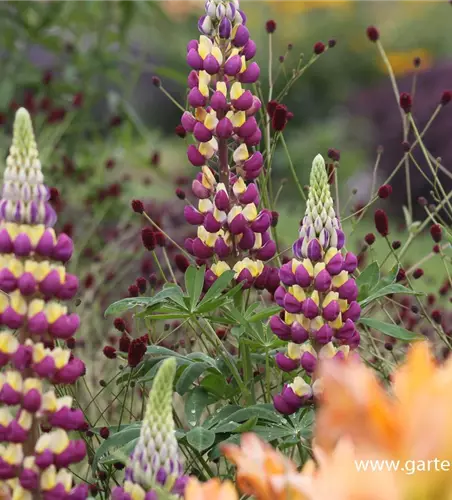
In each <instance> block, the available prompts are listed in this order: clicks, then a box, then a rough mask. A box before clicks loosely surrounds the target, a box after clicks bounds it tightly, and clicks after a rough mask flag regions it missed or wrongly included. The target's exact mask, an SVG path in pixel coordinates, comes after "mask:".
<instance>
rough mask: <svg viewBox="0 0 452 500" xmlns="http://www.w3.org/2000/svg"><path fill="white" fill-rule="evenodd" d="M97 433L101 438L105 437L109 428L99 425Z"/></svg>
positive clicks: (108, 432) (108, 433)
mask: <svg viewBox="0 0 452 500" xmlns="http://www.w3.org/2000/svg"><path fill="white" fill-rule="evenodd" d="M99 435H100V437H101V438H103V439H107V438H108V436H109V435H110V430H109V429H108V427H101V428H100V430H99Z"/></svg>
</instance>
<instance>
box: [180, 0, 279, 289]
mask: <svg viewBox="0 0 452 500" xmlns="http://www.w3.org/2000/svg"><path fill="white" fill-rule="evenodd" d="M198 27H199V30H200V32H201V33H202V34H201V36H200V38H199V40H191V41H190V42H189V43H188V46H187V62H188V64H189V66H191V68H192V71H191V72H190V74H189V76H188V86H189V87H190V91H189V94H188V103H189V106H190V110H188V111H186V112H185V113H184V114H183V116H182V120H181V123H182V126H183V127H184V129H185V130H186V132H189V133H192V134H193V137H194V139H195V144H190V146H188V150H187V155H188V159H189V161H190V162H191V163H192V164H193V165H194V166H196V167H200V168H201V172H199V173H198V175H197V176H196V178H195V180H194V181H193V184H192V190H193V193H194V195H195V197H196V198H197V199H198V200H199V201H198V205H197V206H196V207H195V206H192V205H187V206H186V207H185V218H186V220H187V222H188V223H189V224H192V225H194V226H197V227H198V230H197V236H196V238H188V239H187V240H186V242H185V247H186V249H187V251H188V252H189V253H191V254H192V255H194V256H195V257H197V258H198V259H202V260H205V259H210V258H212V257H216V259H217V262H216V263H215V264H213V265H212V266H211V268H210V269H209V270H208V272H207V273H206V286H210V285H211V284H212V283H213V282H214V281H215V280H216V278H217V277H218V276H220V275H221V274H222V273H223V272H224V271H226V270H229V269H231V268H232V269H233V270H234V271H235V272H236V279H237V281H238V282H243V283H244V285H243V286H244V287H245V288H248V287H250V286H252V285H255V286H256V287H258V288H265V287H267V286H268V285H269V284H270V283H271V282H273V283H274V281H275V280H274V278H275V277H276V271H275V270H272V269H271V268H269V267H267V266H265V265H264V261H267V260H269V259H271V258H273V256H274V255H275V253H276V245H275V243H274V241H273V240H272V239H271V237H270V225H271V222H272V214H271V212H270V211H269V210H266V209H262V210H259V208H258V207H259V203H260V198H259V190H258V188H257V185H256V184H255V182H253V181H254V180H255V179H256V178H257V177H258V176H259V174H260V172H261V170H262V167H263V157H262V154H261V153H260V152H259V151H257V150H256V146H257V145H258V144H259V143H260V140H261V136H262V134H261V131H260V129H259V126H258V124H257V121H256V118H255V114H256V113H257V111H258V110H259V109H260V108H261V105H262V104H261V102H260V100H259V99H258V98H257V97H256V96H254V95H253V94H252V93H251V91H250V90H247V89H245V88H244V87H243V85H244V84H250V83H255V82H256V80H257V79H258V77H259V72H260V70H259V66H258V65H257V63H256V62H251V59H252V58H253V57H254V55H255V53H256V45H255V43H254V42H253V40H251V39H250V35H249V32H248V29H247V27H246V16H245V14H244V13H243V11H241V10H240V9H239V2H238V1H237V0H208V1H207V2H206V4H205V15H204V16H202V17H201V18H200V20H199V23H198ZM230 153H231V154H230ZM231 163H232V166H231Z"/></svg>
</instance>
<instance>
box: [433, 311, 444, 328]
mask: <svg viewBox="0 0 452 500" xmlns="http://www.w3.org/2000/svg"><path fill="white" fill-rule="evenodd" d="M431 316H432V319H433V321H434V322H435V323H437V324H438V325H440V324H441V321H442V314H441V311H440V310H439V309H434V310H433V311H432V313H431Z"/></svg>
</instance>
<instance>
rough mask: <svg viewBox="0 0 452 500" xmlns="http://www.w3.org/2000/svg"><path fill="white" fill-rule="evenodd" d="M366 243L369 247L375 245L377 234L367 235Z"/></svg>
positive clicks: (365, 237)
mask: <svg viewBox="0 0 452 500" xmlns="http://www.w3.org/2000/svg"><path fill="white" fill-rule="evenodd" d="M364 241H365V242H366V243H367V244H368V245H369V246H372V245H373V244H374V243H375V234H374V233H367V234H366V236H364Z"/></svg>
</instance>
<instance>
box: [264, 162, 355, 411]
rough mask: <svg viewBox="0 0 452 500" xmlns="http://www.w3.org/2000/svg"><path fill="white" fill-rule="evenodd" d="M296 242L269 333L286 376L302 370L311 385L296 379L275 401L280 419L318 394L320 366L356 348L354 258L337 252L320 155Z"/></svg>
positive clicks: (336, 227)
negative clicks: (278, 344)
mask: <svg viewBox="0 0 452 500" xmlns="http://www.w3.org/2000/svg"><path fill="white" fill-rule="evenodd" d="M299 236H300V237H299V239H298V240H297V241H296V242H295V243H294V245H293V253H294V258H293V259H292V260H291V261H289V262H287V263H285V264H283V266H282V267H281V268H280V273H279V277H280V280H281V285H280V286H279V287H278V288H277V289H276V290H275V292H274V299H275V301H276V303H277V304H278V305H280V306H281V307H283V309H284V310H283V311H282V312H281V314H280V315H276V316H273V317H272V318H270V323H269V325H270V328H271V330H272V331H273V333H275V335H277V336H278V337H279V338H280V339H281V340H284V341H289V343H288V345H287V353H286V354H282V353H279V354H278V355H277V359H276V363H277V365H278V366H279V367H280V368H281V369H282V370H284V371H294V370H300V369H301V370H304V371H305V372H306V374H308V375H310V376H311V384H309V383H307V382H305V380H304V379H303V378H301V377H295V379H294V380H293V382H292V383H291V384H288V385H286V386H285V387H284V389H283V391H282V393H281V394H278V395H276V396H274V404H275V408H276V409H277V410H278V411H279V412H280V413H283V414H291V413H294V412H296V411H297V410H298V409H299V408H300V407H301V406H303V405H305V404H307V403H309V401H311V400H312V398H313V396H314V394H315V393H316V391H318V386H319V381H317V380H316V379H315V375H313V374H314V372H315V369H316V367H317V363H318V360H321V359H323V358H328V357H343V356H348V354H349V351H350V350H351V349H356V347H357V346H358V344H359V340H360V337H359V333H358V331H357V330H356V327H355V322H356V321H357V320H358V319H359V315H360V312H361V310H360V307H359V304H358V303H357V302H356V298H357V295H358V290H357V286H356V283H355V280H354V279H353V277H351V276H350V273H352V272H354V270H355V269H356V266H357V258H356V256H355V255H353V254H352V253H350V252H348V253H347V254H345V255H344V254H343V253H342V252H341V249H342V247H343V246H344V243H345V236H344V233H343V232H342V229H341V226H340V223H339V220H338V218H337V216H336V214H335V211H334V205H333V200H332V198H331V194H330V187H329V184H328V176H327V171H326V167H325V162H324V160H323V158H322V157H321V156H320V155H318V156H317V157H316V158H315V159H314V162H313V165H312V170H311V180H310V191H309V198H308V201H307V208H306V214H305V216H304V218H303V221H302V225H301V228H300V233H299Z"/></svg>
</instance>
